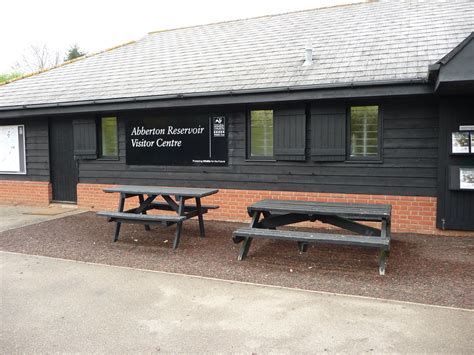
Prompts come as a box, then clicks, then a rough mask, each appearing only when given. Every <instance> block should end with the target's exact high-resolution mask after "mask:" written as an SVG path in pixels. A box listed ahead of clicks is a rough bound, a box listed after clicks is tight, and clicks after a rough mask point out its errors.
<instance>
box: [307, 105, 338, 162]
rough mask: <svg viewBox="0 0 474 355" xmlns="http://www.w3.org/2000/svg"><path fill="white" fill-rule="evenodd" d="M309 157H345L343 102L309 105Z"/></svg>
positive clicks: (325, 159)
mask: <svg viewBox="0 0 474 355" xmlns="http://www.w3.org/2000/svg"><path fill="white" fill-rule="evenodd" d="M311 159H312V160H314V161H344V160H345V159H346V106H345V103H344V102H330V103H315V104H313V105H311Z"/></svg>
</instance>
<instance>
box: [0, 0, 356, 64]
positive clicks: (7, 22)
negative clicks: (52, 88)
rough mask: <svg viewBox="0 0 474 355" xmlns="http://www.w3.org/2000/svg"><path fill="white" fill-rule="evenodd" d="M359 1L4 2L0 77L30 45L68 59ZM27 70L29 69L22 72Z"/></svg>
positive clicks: (92, 0)
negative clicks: (75, 49)
mask: <svg viewBox="0 0 474 355" xmlns="http://www.w3.org/2000/svg"><path fill="white" fill-rule="evenodd" d="M358 1H360V0H284V1H281V0H251V1H249V0H240V1H239V0H237V1H225V0H196V1H192V0H187V1H183V0H166V1H159V0H155V1H153V0H129V1H122V0H116V1H110V0H79V1H67V0H61V1H58V0H2V5H1V12H2V16H1V17H2V19H1V21H0V73H10V72H12V71H13V70H14V66H15V64H16V63H17V62H19V61H20V62H21V58H22V56H23V55H24V54H26V53H27V50H28V48H29V47H30V46H31V45H36V46H43V45H44V44H46V45H47V47H48V48H49V50H50V51H51V52H59V55H60V58H64V56H65V53H66V51H67V49H68V48H70V47H71V46H72V45H73V44H77V45H78V46H79V47H80V48H81V49H82V50H83V51H85V52H86V53H89V54H90V53H94V52H98V51H101V50H104V49H107V48H110V47H113V46H116V45H119V44H122V43H126V42H129V41H132V40H138V39H140V38H142V37H144V36H145V35H146V34H147V33H148V32H152V31H157V30H162V29H172V28H178V27H184V26H192V25H198V24H206V23H212V22H219V21H227V20H234V19H240V18H247V17H255V16H262V15H270V14H277V13H283V12H289V11H297V10H305V9H312V8H318V7H327V6H334V5H339V4H347V3H351V2H358ZM23 71H25V70H23Z"/></svg>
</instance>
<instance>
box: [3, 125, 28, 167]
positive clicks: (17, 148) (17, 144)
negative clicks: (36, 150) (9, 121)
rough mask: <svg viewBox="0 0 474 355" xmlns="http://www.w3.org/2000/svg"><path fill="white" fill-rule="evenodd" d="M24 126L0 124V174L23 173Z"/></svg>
mask: <svg viewBox="0 0 474 355" xmlns="http://www.w3.org/2000/svg"><path fill="white" fill-rule="evenodd" d="M24 166H25V144H24V126H18V125H15V126H0V174H2V173H7V174H8V173H13V174H15V173H16V174H18V173H20V174H21V173H25V168H24Z"/></svg>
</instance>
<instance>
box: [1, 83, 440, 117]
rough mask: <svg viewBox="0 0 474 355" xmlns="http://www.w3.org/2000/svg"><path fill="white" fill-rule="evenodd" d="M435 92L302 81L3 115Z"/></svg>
mask: <svg viewBox="0 0 474 355" xmlns="http://www.w3.org/2000/svg"><path fill="white" fill-rule="evenodd" d="M432 93H433V89H432V85H431V84H429V83H428V82H427V81H426V80H423V79H418V80H392V81H377V82H361V83H357V84H333V85H304V86H303V85H301V86H293V87H286V88H281V87H280V88H263V89H249V90H238V91H214V92H205V93H189V94H173V95H159V96H144V97H134V98H114V99H103V100H84V101H74V102H61V103H54V104H34V105H22V106H4V107H0V118H10V117H24V116H30V115H31V116H36V115H44V114H60V113H80V112H93V111H121V110H134V109H150V108H164V107H190V106H213V105H229V104H245V103H259V102H261V103H264V102H278V101H300V100H318V99H335V98H356V97H369V96H371V97H378V96H394V95H395V96H399V95H420V94H421V95H423V94H432Z"/></svg>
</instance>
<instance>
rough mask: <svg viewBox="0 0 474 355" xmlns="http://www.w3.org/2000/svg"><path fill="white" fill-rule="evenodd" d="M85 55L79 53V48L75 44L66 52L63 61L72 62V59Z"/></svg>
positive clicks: (81, 52)
mask: <svg viewBox="0 0 474 355" xmlns="http://www.w3.org/2000/svg"><path fill="white" fill-rule="evenodd" d="M85 54H86V53H85V52H83V51H81V49H80V48H79V46H78V45H77V44H75V45H73V46H72V47H71V48H69V49H68V50H67V53H66V57H64V61H65V62H66V61H68V60H73V59H76V58H79V57H82V56H83V55H85Z"/></svg>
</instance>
